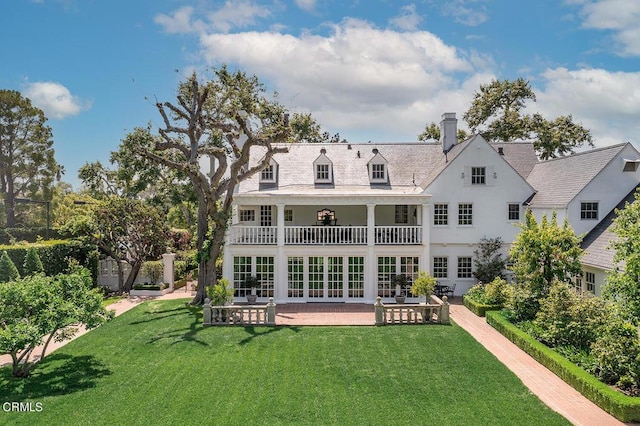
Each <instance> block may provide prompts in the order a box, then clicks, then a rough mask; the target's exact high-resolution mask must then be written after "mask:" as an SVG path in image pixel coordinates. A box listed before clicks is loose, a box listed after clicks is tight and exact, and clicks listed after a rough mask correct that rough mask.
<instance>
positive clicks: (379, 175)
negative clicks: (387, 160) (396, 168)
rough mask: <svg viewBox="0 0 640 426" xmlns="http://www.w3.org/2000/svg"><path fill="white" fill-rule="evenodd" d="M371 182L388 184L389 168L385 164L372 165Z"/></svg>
mask: <svg viewBox="0 0 640 426" xmlns="http://www.w3.org/2000/svg"><path fill="white" fill-rule="evenodd" d="M371 180H372V181H374V182H375V181H381V182H386V180H387V167H386V165H385V164H371Z"/></svg>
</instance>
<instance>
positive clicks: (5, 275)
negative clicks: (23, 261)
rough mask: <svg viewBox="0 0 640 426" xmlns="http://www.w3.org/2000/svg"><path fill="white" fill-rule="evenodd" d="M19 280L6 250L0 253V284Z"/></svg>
mask: <svg viewBox="0 0 640 426" xmlns="http://www.w3.org/2000/svg"><path fill="white" fill-rule="evenodd" d="M18 278H20V273H19V272H18V268H17V267H16V265H15V263H13V260H11V258H10V257H9V254H8V253H7V251H6V250H3V251H2V256H0V283H6V282H8V281H13V280H15V279H18Z"/></svg>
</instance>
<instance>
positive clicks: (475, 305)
mask: <svg viewBox="0 0 640 426" xmlns="http://www.w3.org/2000/svg"><path fill="white" fill-rule="evenodd" d="M462 304H463V305H464V306H465V307H466V308H467V309H469V310H470V311H471V312H473V313H474V314H476V315H477V316H479V317H484V316H485V314H486V313H487V312H488V311H499V310H500V309H502V305H485V304H482V303H479V302H476V301H475V300H473V299H471V298H469V297H467V296H462Z"/></svg>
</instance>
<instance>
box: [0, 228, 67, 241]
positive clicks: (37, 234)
mask: <svg viewBox="0 0 640 426" xmlns="http://www.w3.org/2000/svg"><path fill="white" fill-rule="evenodd" d="M47 235H49V238H51V239H62V238H68V237H69V236H68V235H64V234H63V233H61V232H60V231H59V230H57V229H49V230H47V228H0V244H11V243H12V242H21V241H26V242H28V243H35V242H36V241H38V240H39V239H43V238H47Z"/></svg>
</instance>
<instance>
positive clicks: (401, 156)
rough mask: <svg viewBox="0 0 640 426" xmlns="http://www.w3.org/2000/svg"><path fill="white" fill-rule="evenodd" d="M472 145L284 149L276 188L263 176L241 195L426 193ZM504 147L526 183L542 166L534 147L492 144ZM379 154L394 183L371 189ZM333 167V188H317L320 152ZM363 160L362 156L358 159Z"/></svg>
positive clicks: (257, 154) (255, 154)
mask: <svg viewBox="0 0 640 426" xmlns="http://www.w3.org/2000/svg"><path fill="white" fill-rule="evenodd" d="M472 139H473V137H472V138H470V139H468V140H466V141H464V142H461V143H459V144H457V145H455V146H454V147H453V148H452V149H451V150H450V151H449V152H448V153H447V155H446V157H445V155H444V153H443V152H442V146H441V145H440V144H439V143H422V142H420V143H386V144H384V143H365V144H348V143H326V144H304V143H300V144H288V145H279V146H287V147H288V148H289V150H288V152H287V153H280V154H276V155H274V157H273V159H274V160H275V161H276V162H277V163H278V176H277V184H264V183H262V184H261V183H260V181H259V174H257V175H254V176H253V177H251V178H250V179H248V180H246V181H244V182H242V183H241V184H240V187H239V188H238V189H239V192H241V193H245V194H246V193H250V192H255V191H268V192H279V193H287V194H295V193H303V194H304V193H310V192H314V191H316V190H319V189H326V188H328V187H329V188H334V189H335V191H336V193H338V192H344V191H351V192H353V193H358V192H367V193H372V192H377V191H381V190H386V191H389V190H392V191H396V192H400V193H407V192H414V191H418V190H421V189H423V188H426V187H427V186H428V185H429V184H430V183H431V182H433V180H434V179H435V178H436V177H437V176H438V175H439V174H440V173H441V172H442V171H443V170H444V169H445V168H446V166H447V165H448V163H450V162H451V161H452V160H453V159H454V158H456V157H457V156H458V154H460V152H462V151H463V150H464V148H465V147H466V146H467V145H468V144H469V143H470V141H471V140H472ZM492 146H493V147H494V148H495V149H496V151H497V150H498V147H500V146H503V147H504V154H505V155H504V159H505V160H506V161H507V162H509V163H510V164H511V165H512V167H514V169H515V170H516V171H517V172H518V173H519V174H520V175H521V176H523V177H526V174H528V171H529V170H530V169H531V168H532V167H533V165H532V161H537V158H536V157H535V152H534V151H533V147H532V145H531V144H529V143H513V142H512V143H507V144H492ZM374 149H377V150H378V152H379V153H380V155H381V156H382V157H384V158H385V159H386V160H387V161H388V175H389V182H388V183H387V184H371V183H370V182H369V174H368V171H367V163H368V162H369V161H370V160H371V159H372V158H373V157H374V156H375V154H374V153H373V152H372V151H373V150H374ZM321 150H325V155H326V156H327V158H329V159H330V160H331V162H332V163H333V185H320V184H318V185H316V184H314V169H313V162H314V161H315V160H316V159H317V158H318V156H320V151H321ZM264 153H265V149H264V148H262V147H256V148H255V149H253V150H252V154H251V160H250V165H254V164H256V163H257V162H258V161H260V159H261V158H262V157H263V156H264ZM358 154H359V156H358Z"/></svg>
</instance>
